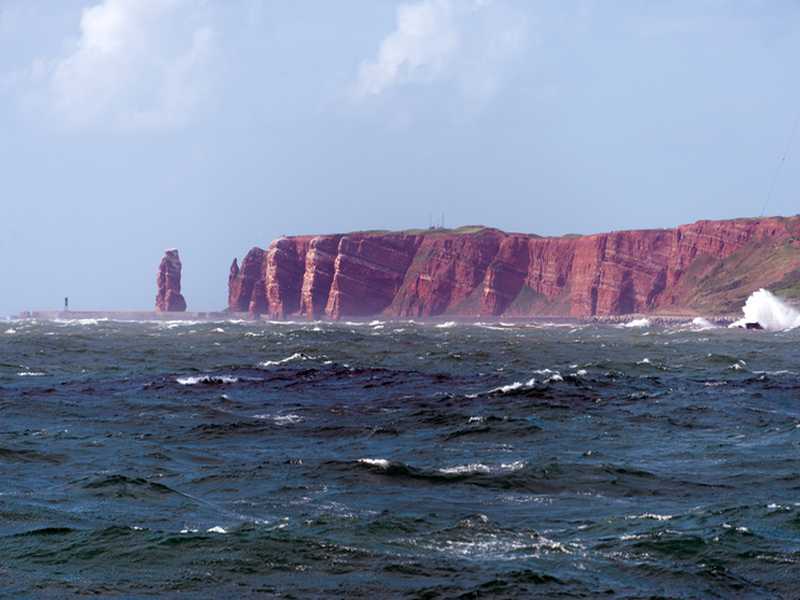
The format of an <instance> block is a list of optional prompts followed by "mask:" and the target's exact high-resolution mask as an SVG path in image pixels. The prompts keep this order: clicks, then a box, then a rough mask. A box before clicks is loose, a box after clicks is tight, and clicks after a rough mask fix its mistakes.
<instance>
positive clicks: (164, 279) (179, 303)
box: [156, 249, 186, 312]
mask: <svg viewBox="0 0 800 600" xmlns="http://www.w3.org/2000/svg"><path fill="white" fill-rule="evenodd" d="M181 269H182V266H181V259H180V256H178V251H177V250H175V249H171V250H166V251H165V252H164V258H162V259H161V264H160V265H159V267H158V276H157V277H156V285H157V286H158V293H157V294H156V310H157V311H158V312H184V311H185V310H186V300H185V299H184V297H183V295H182V294H181Z"/></svg>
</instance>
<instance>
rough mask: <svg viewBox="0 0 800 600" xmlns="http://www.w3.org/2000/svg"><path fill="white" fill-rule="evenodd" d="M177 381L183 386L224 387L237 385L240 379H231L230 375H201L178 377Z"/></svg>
mask: <svg viewBox="0 0 800 600" xmlns="http://www.w3.org/2000/svg"><path fill="white" fill-rule="evenodd" d="M175 381H177V382H178V383H179V384H181V385H198V384H203V385H222V384H225V383H236V382H237V381H239V378H238V377H231V376H230V375H200V376H198V377H178V378H177V379H176V380H175Z"/></svg>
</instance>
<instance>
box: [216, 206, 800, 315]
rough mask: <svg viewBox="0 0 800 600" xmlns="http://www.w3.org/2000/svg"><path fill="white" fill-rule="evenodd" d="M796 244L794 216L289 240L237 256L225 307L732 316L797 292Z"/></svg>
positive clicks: (799, 256) (293, 311)
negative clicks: (585, 229) (568, 231)
mask: <svg viewBox="0 0 800 600" xmlns="http://www.w3.org/2000/svg"><path fill="white" fill-rule="evenodd" d="M798 240H800V217H787V218H782V217H774V218H762V219H736V220H731V221H698V222H697V223H693V224H690V225H682V226H680V227H677V228H674V229H660V230H640V231H618V232H612V233H603V234H596V235H587V236H564V237H552V238H548V237H539V236H535V235H526V234H517V233H513V234H512V233H505V232H502V231H499V230H497V229H491V228H485V227H469V228H462V229H458V230H439V229H437V230H424V231H414V232H358V233H352V234H339V235H323V236H316V237H314V236H298V237H284V238H281V239H279V240H276V241H275V242H273V243H272V244H271V245H270V247H269V248H268V249H267V250H261V249H259V248H253V249H252V250H251V251H250V252H249V253H248V254H247V256H246V257H245V259H244V261H243V262H242V267H241V268H239V266H238V264H237V262H236V261H235V260H234V263H233V265H232V267H231V274H230V278H229V309H230V310H231V311H234V312H250V313H251V314H254V315H267V316H269V317H271V318H286V317H292V316H304V317H306V318H309V319H317V318H328V319H340V318H343V317H369V316H376V315H383V316H387V317H403V318H420V317H422V318H425V317H436V316H460V317H487V316H501V315H506V316H510V317H530V316H572V317H591V316H611V315H624V314H631V313H642V314H644V313H654V314H658V313H661V314H667V313H669V314H686V315H691V314H700V313H715V314H716V313H723V312H735V311H738V309H739V307H740V306H741V303H742V302H743V301H744V299H745V298H747V296H748V295H749V294H750V293H751V292H753V291H754V290H756V289H759V288H761V287H766V288H772V289H780V288H781V286H784V287H786V288H787V289H789V288H790V287H791V289H794V287H798V281H800V242H799V241H798ZM792 286H794V287H792ZM797 292H798V294H800V289H799V290H797Z"/></svg>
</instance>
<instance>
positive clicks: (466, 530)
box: [0, 321, 800, 598]
mask: <svg viewBox="0 0 800 600" xmlns="http://www.w3.org/2000/svg"><path fill="white" fill-rule="evenodd" d="M636 324H637V325H641V326H640V327H615V326H610V325H575V324H564V323H559V324H547V323H527V324H503V323H484V324H476V325H467V324H454V323H442V324H439V325H438V326H437V325H434V324H416V323H413V322H378V321H376V322H372V323H338V324H331V323H308V324H305V323H303V324H301V323H283V324H279V323H247V322H224V323H178V322H175V323H120V322H111V321H100V322H94V321H87V322H81V321H72V322H60V323H59V322H41V323H36V322H8V323H3V324H0V595H5V596H9V597H30V596H36V597H63V596H65V595H73V594H76V593H77V594H96V595H100V596H117V597H147V596H152V595H157V594H161V595H167V596H178V597H196V598H206V597H219V596H228V597H237V598H238V597H250V596H253V597H255V596H259V597H270V596H276V597H296V598H300V597H303V598H304V597H326V596H328V597H341V596H349V597H364V596H367V597H372V598H376V597H378V598H381V597H397V596H405V597H411V598H414V597H419V598H457V597H465V598H477V597H501V598H502V597H508V598H519V597H525V596H540V597H563V598H569V597H595V596H599V595H603V596H606V597H621V598H649V597H670V598H709V597H721V598H728V597H737V598H749V597H752V598H792V597H798V594H800V564H798V563H799V562H800V393H799V392H800V349H799V348H800V346H799V345H798V341H800V333H798V332H793V331H789V332H777V333H774V332H764V331H741V330H736V331H733V330H728V329H722V328H719V329H717V328H707V327H705V326H700V327H698V326H697V325H694V326H692V325H675V326H670V327H653V326H648V325H647V323H646V322H639V323H636ZM701 325H703V324H701Z"/></svg>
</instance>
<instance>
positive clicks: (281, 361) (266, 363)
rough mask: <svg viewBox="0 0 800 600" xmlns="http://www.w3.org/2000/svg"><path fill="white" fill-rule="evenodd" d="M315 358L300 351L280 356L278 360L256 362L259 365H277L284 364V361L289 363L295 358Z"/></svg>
mask: <svg viewBox="0 0 800 600" xmlns="http://www.w3.org/2000/svg"><path fill="white" fill-rule="evenodd" d="M315 358H316V357H314V356H309V355H308V354H303V353H302V352H295V353H294V354H292V355H291V356H287V357H286V358H282V359H280V360H265V361H264V362H262V363H258V364H259V366H260V367H277V366H278V365H285V364H286V363H290V362H293V361H295V360H314V359H315Z"/></svg>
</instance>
